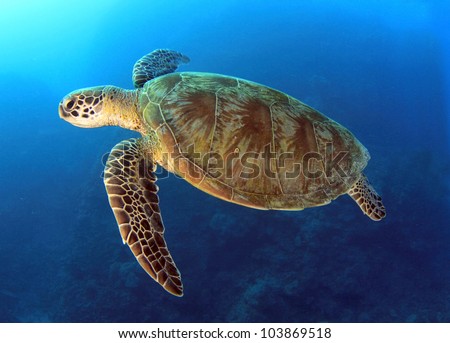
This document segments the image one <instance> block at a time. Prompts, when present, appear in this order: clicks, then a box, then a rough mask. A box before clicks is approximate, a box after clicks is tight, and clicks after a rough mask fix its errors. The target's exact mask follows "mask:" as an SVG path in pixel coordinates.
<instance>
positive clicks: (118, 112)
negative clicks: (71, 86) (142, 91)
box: [59, 86, 140, 130]
mask: <svg viewBox="0 0 450 343" xmlns="http://www.w3.org/2000/svg"><path fill="white" fill-rule="evenodd" d="M59 116H60V118H62V119H64V120H65V121H68V122H69V123H71V124H72V125H75V126H78V127H83V128H93V127H101V126H110V125H117V126H121V127H124V128H127V129H131V130H138V129H139V127H140V120H139V119H138V118H139V116H138V115H137V92H136V91H127V90H124V89H121V88H118V87H114V86H99V87H91V88H83V89H79V90H76V91H73V92H71V93H69V94H67V95H66V96H65V97H64V98H63V99H62V100H61V102H60V103H59Z"/></svg>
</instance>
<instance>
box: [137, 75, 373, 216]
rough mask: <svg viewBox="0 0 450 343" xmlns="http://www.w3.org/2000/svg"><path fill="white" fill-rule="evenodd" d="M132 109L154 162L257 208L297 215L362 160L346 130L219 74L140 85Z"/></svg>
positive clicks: (357, 170) (334, 191)
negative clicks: (149, 137)
mask: <svg viewBox="0 0 450 343" xmlns="http://www.w3.org/2000/svg"><path fill="white" fill-rule="evenodd" d="M139 102H140V103H139V105H140V110H141V111H142V115H143V119H144V121H145V123H146V124H147V125H148V126H149V127H148V129H149V130H153V131H154V132H156V135H157V136H158V138H159V141H160V142H159V143H160V144H159V146H160V150H158V153H157V154H155V155H154V156H155V159H156V161H157V162H158V163H159V164H160V165H161V166H163V167H164V168H165V169H167V170H168V171H170V172H173V173H175V174H177V175H179V176H181V177H182V178H184V179H186V180H187V181H188V182H190V183H191V184H193V185H194V186H196V187H198V188H199V189H201V190H203V191H205V192H207V193H209V194H211V195H213V196H216V197H219V198H221V199H224V200H227V201H231V202H234V203H238V204H240V205H244V206H249V207H254V208H260V209H271V208H273V209H297V210H298V209H303V208H306V207H312V206H318V205H324V204H327V203H329V202H330V201H331V200H333V199H335V198H336V197H337V196H339V195H341V194H343V193H346V192H347V191H348V190H349V189H350V188H351V186H352V185H353V184H354V183H355V182H356V181H357V180H358V178H359V177H360V174H361V171H362V170H363V169H364V168H365V166H366V164H367V161H368V160H369V154H368V152H367V150H366V149H365V148H364V146H363V145H362V144H361V143H360V142H359V141H358V140H357V139H356V138H355V137H354V136H353V135H352V133H351V132H350V131H348V130H347V129H346V128H344V127H343V126H341V125H340V124H338V123H336V122H335V121H333V120H331V119H329V118H328V117H326V116H325V115H323V114H321V113H320V112H318V111H316V110H315V109H313V108H311V107H309V106H307V105H305V104H303V103H302V102H300V101H298V100H296V99H294V98H292V97H290V96H288V95H286V94H284V93H282V92H279V91H277V90H274V89H271V88H269V87H266V86H263V85H260V84H257V83H254V82H250V81H246V80H242V79H238V78H234V77H228V76H223V75H217V74H207V73H173V74H168V75H164V76H161V77H158V78H156V79H153V80H150V81H148V82H147V83H146V84H145V86H144V87H143V90H142V91H141V93H140V98H139Z"/></svg>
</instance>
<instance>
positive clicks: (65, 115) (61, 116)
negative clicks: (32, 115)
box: [58, 101, 70, 120]
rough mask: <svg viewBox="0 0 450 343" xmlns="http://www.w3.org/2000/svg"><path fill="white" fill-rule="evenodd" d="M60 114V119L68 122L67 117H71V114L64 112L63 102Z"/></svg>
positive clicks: (59, 109) (60, 106)
mask: <svg viewBox="0 0 450 343" xmlns="http://www.w3.org/2000/svg"><path fill="white" fill-rule="evenodd" d="M58 112H59V117H60V118H61V119H64V120H67V117H69V116H70V115H69V114H67V112H66V111H64V107H63V103H62V101H61V102H60V103H59V108H58Z"/></svg>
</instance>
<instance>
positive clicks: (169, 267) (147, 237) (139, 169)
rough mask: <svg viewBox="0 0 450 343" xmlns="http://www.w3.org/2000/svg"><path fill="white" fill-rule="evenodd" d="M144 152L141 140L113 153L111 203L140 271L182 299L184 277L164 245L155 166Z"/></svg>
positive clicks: (110, 159) (107, 172)
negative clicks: (142, 269)
mask: <svg viewBox="0 0 450 343" xmlns="http://www.w3.org/2000/svg"><path fill="white" fill-rule="evenodd" d="M144 151H145V146H144V141H143V140H142V139H129V140H125V141H122V142H120V143H119V144H117V145H116V146H115V147H114V148H113V149H112V150H111V153H110V155H109V157H108V161H107V162H106V167H105V177H104V181H105V186H106V191H107V193H108V197H109V203H110V205H111V208H112V210H113V211H114V215H115V217H116V220H117V224H118V225H119V230H120V234H121V235H122V239H123V242H124V244H125V243H126V244H128V246H129V247H130V249H131V251H132V252H133V254H134V256H135V257H136V259H137V260H138V262H139V264H140V265H141V267H142V268H144V270H145V271H146V272H147V273H148V274H149V275H150V276H151V277H152V278H153V279H155V281H157V282H158V283H159V284H161V286H163V287H164V289H165V290H166V291H168V292H169V293H172V294H173V295H176V296H182V295H183V285H182V283H181V276H180V273H179V271H178V269H177V267H176V266H175V263H174V261H173V260H172V257H171V256H170V253H169V250H168V249H167V245H166V242H165V241H164V225H163V223H162V219H161V212H160V210H159V205H158V203H159V199H158V195H157V194H156V193H157V191H158V186H157V185H156V184H155V182H156V176H155V174H154V170H155V165H154V163H153V161H151V160H150V159H149V158H148V155H147V156H146V154H145V152H144Z"/></svg>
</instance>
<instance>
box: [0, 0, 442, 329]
mask: <svg viewBox="0 0 450 343" xmlns="http://www.w3.org/2000/svg"><path fill="white" fill-rule="evenodd" d="M443 3H444V2H443V1H437V0H436V1H420V0H409V1H406V0H404V1H402V0H394V1H392V0H391V1H388V0H386V1H375V0H367V1H358V2H354V1H349V0H348V1H346V0H340V1H337V0H336V1H333V0H330V1H325V0H319V1H313V2H309V1H288V0H283V1H276V0H267V1H257V0H249V1H235V0H221V1H214V2H211V1H206V0H205V1H201V0H198V1H194V0H191V1H171V2H167V1H163V0H158V1H151V2H149V1H143V0H139V1H86V0H78V1H72V0H69V1H64V2H60V1H56V0H53V1H52V0H42V1H39V2H37V1H25V0H14V1H12V0H11V1H10V0H6V1H2V3H1V4H0V13H1V14H0V18H1V20H0V46H1V48H2V54H1V55H0V65H1V69H0V84H1V88H0V89H1V97H0V104H1V108H2V114H1V115H2V134H1V135H0V143H1V146H2V149H1V151H0V154H1V155H0V156H1V161H2V168H1V169H0V179H1V180H2V187H1V194H2V197H3V201H2V202H1V203H0V216H1V219H2V220H1V234H2V239H1V241H0V260H1V261H2V263H1V264H0V321H1V322H211V321H212V322H299V321H300V322H301V321H307V322H323V321H327V322H449V321H450V269H449V268H448V266H449V260H450V225H449V222H450V221H449V219H448V212H449V208H450V207H449V205H450V202H449V196H448V192H449V186H450V183H449V178H450V152H449V148H450V143H449V129H450V124H449V123H450V120H449V118H450V39H449V37H450V28H449V23H450V14H449V13H450V7H449V6H448V5H443ZM157 48H171V49H175V50H178V51H181V52H183V53H184V54H186V55H188V56H189V57H190V58H191V62H190V63H189V64H188V65H186V66H183V67H182V68H181V70H191V71H205V72H215V73H222V74H227V75H233V76H238V77H241V78H245V79H249V80H252V81H256V82H259V83H262V84H266V85H268V86H270V87H274V88H277V89H280V90H282V91H284V92H286V93H288V94H290V95H292V96H294V97H296V98H298V99H299V100H301V101H304V102H306V103H308V104H309V105H311V106H313V107H315V108H317V109H318V110H320V111H321V112H323V113H325V114H327V115H328V116H330V117H331V118H333V119H335V120H336V121H338V122H340V123H341V124H343V125H344V126H346V127H347V128H349V129H350V130H351V131H352V132H353V133H354V134H355V135H356V136H357V137H358V139H359V140H360V141H361V142H362V143H363V144H364V145H365V146H366V147H367V148H368V149H369V151H370V153H371V156H372V159H371V161H370V163H369V166H368V167H367V169H366V173H367V175H368V176H369V178H370V180H371V181H372V183H373V184H374V186H375V187H376V189H377V190H378V191H379V192H380V193H381V195H382V196H383V200H384V202H385V205H386V207H387V210H388V216H387V217H386V219H385V220H383V221H381V222H372V221H370V220H369V219H368V218H367V217H366V216H364V215H362V213H361V212H360V210H359V209H358V208H357V207H356V206H355V204H354V203H353V201H352V200H351V199H350V198H349V197H346V196H343V197H341V198H339V199H337V200H336V201H334V202H333V203H331V204H330V205H328V206H325V207H319V208H312V209H306V210H304V211H301V212H284V211H282V212H277V211H258V210H252V209H248V208H244V207H240V206H237V205H233V204H230V203H226V202H223V201H220V200H218V199H215V198H213V197H210V196H208V195H207V194H205V193H202V192H200V191H198V190H196V189H194V188H193V187H192V186H190V185H189V184H187V183H186V182H184V181H183V180H180V179H177V178H175V177H169V178H165V179H162V180H160V181H159V182H158V184H159V186H160V192H159V195H160V199H161V210H162V214H163V218H164V223H165V226H166V240H167V242H168V245H169V247H170V250H171V252H172V256H173V257H174V259H175V261H176V262H177V265H178V267H179V268H180V270H181V273H182V276H183V281H184V286H185V295H184V297H183V298H175V297H173V296H171V295H170V294H168V293H167V292H165V291H164V290H163V289H162V288H161V287H160V286H158V285H157V284H156V283H155V282H154V281H152V280H151V279H150V278H149V277H148V276H147V274H146V273H145V272H144V271H143V270H142V269H141V268H140V267H139V265H138V264H137V263H136V261H135V258H134V257H133V256H132V254H131V252H130V251H129V249H128V248H127V247H126V246H123V245H122V240H121V237H120V235H119V232H118V230H117V226H116V223H115V219H114V217H113V214H112V212H111V210H110V208H109V205H108V200H107V196H106V193H105V190H104V186H103V182H102V179H101V173H102V170H103V162H102V161H104V156H105V155H106V154H107V153H108V152H109V150H110V149H111V148H112V147H113V146H114V145H115V144H116V143H117V142H119V141H121V140H123V139H127V138H130V137H137V136H138V135H137V133H135V132H131V131H127V130H123V129H120V128H112V127H108V128H100V129H92V130H83V129H79V128H76V127H74V126H71V125H69V124H67V123H66V122H63V121H62V120H60V119H59V117H58V111H57V109H58V103H59V101H60V100H61V98H62V97H63V96H64V95H65V94H67V93H68V92H70V91H72V90H74V89H78V88H82V87H88V86H94V85H103V84H114V85H116V86H120V87H124V88H132V82H131V69H132V66H133V64H134V62H135V61H136V60H137V59H138V58H140V57H141V56H143V55H144V54H146V53H148V52H150V51H152V50H154V49H157Z"/></svg>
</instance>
